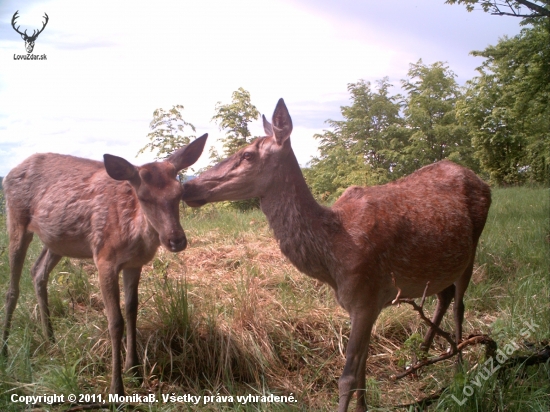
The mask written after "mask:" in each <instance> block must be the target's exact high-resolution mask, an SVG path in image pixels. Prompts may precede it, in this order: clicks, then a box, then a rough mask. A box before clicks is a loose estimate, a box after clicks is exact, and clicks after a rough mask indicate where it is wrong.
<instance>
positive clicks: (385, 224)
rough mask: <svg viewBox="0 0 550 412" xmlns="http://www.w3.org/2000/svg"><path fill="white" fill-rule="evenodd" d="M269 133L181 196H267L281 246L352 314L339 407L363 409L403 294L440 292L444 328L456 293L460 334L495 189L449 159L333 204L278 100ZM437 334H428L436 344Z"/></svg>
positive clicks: (199, 199)
mask: <svg viewBox="0 0 550 412" xmlns="http://www.w3.org/2000/svg"><path fill="white" fill-rule="evenodd" d="M263 119H264V129H265V132H266V134H267V136H266V137H262V138H259V139H256V140H255V141H254V142H252V143H251V144H250V145H248V146H247V147H245V148H243V149H241V150H240V151H239V152H237V153H235V154H234V155H232V156H230V157H229V158H227V159H225V160H223V161H222V162H220V163H219V164H217V165H216V166H214V167H213V168H211V169H209V170H207V171H205V172H204V173H202V174H201V175H200V176H199V177H197V178H196V179H194V180H191V181H189V182H187V183H186V184H185V185H184V191H183V200H185V201H186V202H187V204H188V205H190V206H193V207H197V206H201V205H203V204H205V203H207V202H217V201H221V200H242V199H247V198H252V197H259V198H260V206H261V208H262V211H263V212H264V213H265V215H266V216H267V219H268V221H269V224H270V226H271V228H272V229H273V232H274V235H275V237H276V238H277V240H278V241H279V245H280V248H281V251H282V252H283V254H284V255H285V256H287V258H288V259H289V260H290V261H291V262H292V263H293V264H294V265H295V266H296V267H297V268H298V269H299V270H300V271H301V272H303V273H305V274H306V275H309V276H311V277H313V278H316V279H318V280H321V281H323V282H326V283H328V284H329V285H330V286H332V288H333V289H334V291H335V294H336V298H337V300H338V302H339V303H340V305H342V306H343V307H344V308H345V309H346V310H347V311H348V312H349V314H350V316H351V335H350V338H349V342H348V345H347V350H346V365H345V368H344V372H343V374H342V376H341V377H340V380H339V383H338V387H339V406H338V411H340V412H344V411H346V410H347V408H348V405H349V402H350V399H351V396H352V395H353V393H354V392H355V391H357V408H356V409H357V411H365V410H366V401H365V367H366V359H367V353H368V347H369V340H370V335H371V329H372V327H373V324H374V322H375V321H376V318H377V317H378V315H379V313H380V311H381V310H382V309H383V308H384V307H385V306H388V305H390V304H391V302H392V300H393V299H394V298H396V296H397V294H398V292H399V291H400V297H402V298H415V297H421V296H422V295H423V293H424V290H425V289H426V285H427V284H428V282H429V285H428V287H427V292H426V293H427V295H433V294H437V297H438V305H437V308H436V312H435V315H434V317H433V322H434V324H437V325H438V324H439V323H440V321H441V318H442V317H443V315H444V313H445V311H446V310H447V308H448V306H449V304H450V301H451V300H452V298H453V297H454V299H455V304H454V318H455V324H456V336H457V339H460V338H461V334H462V320H463V316H464V304H463V296H464V292H465V290H466V288H467V286H468V283H469V281H470V277H471V275H472V269H473V264H474V256H475V251H476V246H477V243H478V240H479V237H480V235H481V232H482V230H483V227H484V225H485V220H486V218H487V213H488V210H489V205H490V203H491V193H490V190H489V187H488V186H487V185H486V184H485V183H484V182H483V181H482V180H481V179H479V178H478V177H477V176H476V175H475V174H474V173H473V172H472V171H470V170H469V169H466V168H464V167H461V166H458V165H456V164H454V163H452V162H450V161H441V162H438V163H435V164H432V165H430V166H426V167H424V168H422V169H420V170H418V171H417V172H415V173H413V174H412V175H410V176H408V177H405V178H403V179H400V180H397V181H395V182H393V183H389V184H386V185H383V186H376V187H357V186H353V187H350V188H348V189H347V190H346V191H345V192H344V193H343V194H342V196H341V197H340V198H339V199H338V200H337V201H336V203H334V205H333V206H332V207H331V208H327V207H323V206H321V205H319V204H318V203H317V202H316V201H315V199H314V198H313V196H312V194H311V192H310V191H309V189H308V187H307V185H306V182H305V180H304V177H303V175H302V172H301V170H300V166H299V165H298V162H297V160H296V157H295V155H294V152H293V151H292V147H291V144H290V133H291V131H292V120H291V118H290V115H289V113H288V110H287V108H286V106H285V104H284V102H283V100H282V99H281V100H279V102H278V104H277V107H276V108H275V112H274V114H273V120H272V122H273V125H271V124H270V123H269V122H268V121H267V120H266V119H265V117H264V118H263ZM433 335H434V331H431V330H430V331H429V332H428V333H427V335H426V338H425V341H424V345H425V346H426V345H427V346H429V345H430V344H431V340H432V338H433Z"/></svg>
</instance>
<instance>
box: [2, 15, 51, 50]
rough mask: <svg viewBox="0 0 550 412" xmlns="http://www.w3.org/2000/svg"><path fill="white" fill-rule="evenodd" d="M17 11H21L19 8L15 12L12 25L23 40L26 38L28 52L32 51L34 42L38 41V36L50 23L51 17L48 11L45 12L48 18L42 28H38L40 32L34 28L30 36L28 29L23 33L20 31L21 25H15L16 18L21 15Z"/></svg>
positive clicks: (45, 16)
mask: <svg viewBox="0 0 550 412" xmlns="http://www.w3.org/2000/svg"><path fill="white" fill-rule="evenodd" d="M17 13H19V10H17V11H16V12H15V13H14V14H13V17H12V19H11V25H12V27H13V29H14V30H15V31H16V32H17V33H19V34H20V35H21V38H22V39H23V40H25V49H27V53H32V51H33V49H34V42H35V41H36V38H37V37H38V35H39V34H40V33H42V32H43V31H44V28H45V27H46V25H47V24H48V20H49V19H50V18H49V17H48V15H47V14H46V13H44V18H45V19H46V21H45V22H44V23H42V28H41V29H40V30H38V32H37V31H36V30H33V32H32V35H31V36H29V35H27V30H25V32H23V33H21V32H20V31H19V27H21V26H17V28H16V27H15V20H16V19H17V18H18V17H19V16H18V15H17Z"/></svg>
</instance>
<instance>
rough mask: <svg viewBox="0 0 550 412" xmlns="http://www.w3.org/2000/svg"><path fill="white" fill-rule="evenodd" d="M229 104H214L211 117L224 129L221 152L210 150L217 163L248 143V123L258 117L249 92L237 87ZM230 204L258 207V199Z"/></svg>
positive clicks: (239, 206)
mask: <svg viewBox="0 0 550 412" xmlns="http://www.w3.org/2000/svg"><path fill="white" fill-rule="evenodd" d="M231 97H232V100H231V103H229V104H222V103H221V102H218V103H217V104H216V113H215V114H214V116H213V117H212V120H214V121H215V122H216V123H217V124H218V126H219V128H220V130H225V131H226V133H225V137H224V138H223V139H222V142H223V149H224V151H223V154H222V155H221V156H220V155H219V154H218V152H217V151H216V149H214V148H212V149H211V150H210V159H211V160H212V161H213V162H214V163H217V162H219V161H220V160H221V159H222V158H225V157H227V156H230V155H232V154H233V153H235V152H237V151H238V150H239V149H241V148H242V147H244V146H246V145H248V144H249V143H250V142H251V141H252V140H253V139H254V138H253V137H252V133H250V130H249V129H248V124H249V123H250V122H251V121H253V120H256V119H258V118H259V117H260V112H259V111H258V109H257V108H256V106H254V105H253V104H252V103H251V101H250V93H249V92H248V91H246V90H245V89H243V88H242V87H239V89H238V90H236V91H234V92H233V94H232V96H231ZM230 204H231V206H232V207H234V208H236V209H238V210H248V209H254V208H257V207H259V205H260V202H259V199H249V200H241V201H237V202H230Z"/></svg>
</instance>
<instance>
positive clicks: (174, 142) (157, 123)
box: [137, 104, 196, 180]
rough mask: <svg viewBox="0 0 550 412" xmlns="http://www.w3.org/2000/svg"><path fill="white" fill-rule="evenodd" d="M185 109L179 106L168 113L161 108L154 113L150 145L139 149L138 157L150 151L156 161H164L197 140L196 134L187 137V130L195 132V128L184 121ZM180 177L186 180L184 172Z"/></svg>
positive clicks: (173, 107)
mask: <svg viewBox="0 0 550 412" xmlns="http://www.w3.org/2000/svg"><path fill="white" fill-rule="evenodd" d="M183 109H184V107H183V106H182V105H179V104H178V105H175V106H172V108H171V109H170V110H168V111H167V110H164V109H162V108H161V109H156V110H155V111H154V112H153V120H151V123H149V128H150V129H151V132H150V133H148V134H147V137H148V138H149V143H147V144H146V145H145V146H143V147H142V148H141V149H139V151H138V153H137V155H138V156H139V155H140V154H142V153H145V151H147V150H149V151H150V152H155V159H156V160H163V159H166V158H167V157H168V156H170V155H171V154H172V153H173V152H175V151H176V150H177V149H179V148H180V147H183V146H185V145H187V144H189V142H190V141H191V139H195V138H196V136H195V135H194V134H191V135H186V133H189V132H188V131H187V128H189V129H191V130H192V131H193V132H195V126H193V125H192V124H191V123H189V122H186V121H185V120H183V116H182V114H181V112H182V110H183ZM179 176H180V179H182V180H185V176H184V172H183V171H180V172H179Z"/></svg>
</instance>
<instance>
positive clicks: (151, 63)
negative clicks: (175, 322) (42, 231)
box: [0, 0, 466, 176]
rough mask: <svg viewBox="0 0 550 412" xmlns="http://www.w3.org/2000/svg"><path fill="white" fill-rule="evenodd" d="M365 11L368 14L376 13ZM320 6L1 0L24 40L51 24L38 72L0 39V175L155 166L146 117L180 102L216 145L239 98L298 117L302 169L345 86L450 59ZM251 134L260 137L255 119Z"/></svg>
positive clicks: (420, 36)
mask: <svg viewBox="0 0 550 412" xmlns="http://www.w3.org/2000/svg"><path fill="white" fill-rule="evenodd" d="M321 3H323V2H321ZM364 3H365V4H364V5H363V3H361V7H362V8H363V9H365V10H367V9H368V8H369V7H371V6H372V5H373V4H378V7H379V8H383V7H384V6H382V5H380V2H364ZM421 3H422V2H421ZM423 3H425V2H423ZM326 4H327V3H326V2H324V3H323V5H321V4H320V5H317V3H309V4H308V3H307V1H306V2H305V3H304V2H303V1H281V0H279V1H277V0H233V1H222V0H218V1H215V0H203V1H200V2H196V1H170V0H163V1H156V2H139V3H136V2H129V1H117V2H111V1H105V0H101V1H95V2H77V1H74V0H51V1H48V2H44V1H35V2H28V3H26V5H25V6H22V5H20V4H19V2H16V1H13V0H8V1H6V2H5V3H3V5H2V6H1V7H0V19H1V21H2V24H5V23H6V22H9V21H11V16H12V15H13V13H14V12H15V10H17V9H18V8H19V14H20V19H19V23H20V24H21V25H22V28H23V29H24V28H25V27H28V28H29V29H30V30H32V27H40V25H41V22H42V21H43V20H42V16H43V14H44V12H47V13H48V15H49V17H50V21H49V23H48V26H47V27H46V29H45V30H44V32H43V33H42V34H41V35H40V37H39V38H38V40H37V42H36V46H35V51H34V53H35V54H43V53H45V54H46V55H47V60H46V61H21V60H14V59H13V55H14V54H24V53H25V51H24V47H23V42H22V40H21V39H20V37H19V36H18V35H17V34H16V33H15V32H13V30H11V27H9V26H8V29H6V28H2V29H1V30H0V176H2V175H5V174H6V173H7V171H8V170H9V169H10V168H12V167H13V166H15V165H16V164H17V163H19V162H21V161H22V160H23V159H24V158H25V157H27V156H29V155H31V154H32V153H35V152H39V151H53V152H61V153H69V154H75V155H79V156H83V157H90V158H95V159H101V156H102V154H103V153H105V152H111V153H115V154H118V155H122V156H125V157H126V158H128V159H129V160H131V161H133V162H134V163H143V162H146V161H149V160H151V155H143V156H141V157H140V158H138V159H137V160H136V159H135V158H134V156H135V154H136V153H137V151H138V149H139V148H141V147H143V146H144V145H145V144H146V143H147V139H146V135H147V133H148V132H149V129H148V126H149V122H150V120H151V117H152V113H153V111H154V110H155V109H156V108H159V107H163V108H170V107H171V106H172V105H174V104H183V105H184V106H185V110H184V112H183V116H184V118H185V119H186V120H187V121H189V122H191V123H193V124H194V125H195V126H196V127H197V135H200V134H202V133H204V132H209V133H210V138H209V141H210V142H209V143H210V144H214V143H215V141H216V138H217V137H221V136H222V132H220V131H219V130H218V128H217V126H216V125H215V124H214V123H212V122H211V118H212V115H213V114H214V107H215V104H216V102H218V101H222V102H224V103H228V102H229V101H230V99H231V93H232V92H233V91H235V90H236V89H237V88H239V87H243V88H245V89H246V90H248V91H249V92H250V93H251V96H252V102H253V103H254V104H255V105H256V106H257V107H258V109H259V110H260V111H261V112H262V113H265V114H266V116H267V117H268V118H270V117H271V113H272V110H273V109H274V107H275V104H276V102H277V99H279V98H280V97H284V99H285V101H286V102H287V105H288V107H289V109H290V112H291V115H293V117H294V119H295V120H294V124H295V133H294V135H293V146H294V147H295V150H296V152H297V154H298V157H299V161H300V162H301V163H302V164H305V163H306V162H307V160H308V158H309V156H311V154H315V147H316V142H315V141H314V140H313V139H312V137H311V136H312V135H313V134H314V133H317V132H320V131H321V130H322V129H323V128H324V127H326V125H325V124H324V120H326V119H328V118H333V119H334V118H338V117H339V112H340V110H339V109H340V105H342V104H347V99H348V93H347V84H348V83H350V82H356V81H357V80H359V79H360V78H364V79H367V80H375V79H379V78H381V77H383V76H386V75H388V76H390V79H392V80H395V81H398V79H400V78H403V77H405V75H406V70H407V68H408V64H409V63H410V62H413V61H416V60H417V56H420V57H422V56H424V55H429V56H431V55H435V54H436V52H433V50H435V49H438V48H439V49H438V50H447V49H450V48H451V47H449V45H448V44H447V40H445V41H443V40H442V39H438V38H437V36H434V35H433V32H430V31H429V27H426V26H425V25H424V26H420V27H419V28H418V30H417V31H415V32H411V33H410V36H409V37H408V38H406V39H404V38H403V36H402V35H401V34H402V31H400V30H399V29H398V28H397V29H395V30H394V29H392V27H388V26H384V25H376V24H369V22H367V21H365V22H364V24H362V20H361V19H362V18H363V16H362V15H361V13H359V12H358V11H356V10H355V9H353V10H352V9H351V8H350V9H349V10H348V13H347V14H346V12H345V11H346V10H347V9H344V11H343V12H341V13H340V12H335V11H334V9H333V10H331V9H326V10H325V9H323V10H324V12H323V10H322V8H323V7H324V5H326ZM357 4H358V3H353V7H359V6H358V5H357ZM322 6H323V7H322ZM344 6H345V7H352V3H349V4H348V3H345V5H344ZM344 6H342V7H344ZM363 9H361V10H363ZM392 12H393V13H394V14H395V16H396V17H395V19H396V21H397V20H399V19H400V18H401V19H404V18H413V17H412V16H410V13H412V11H411V10H410V9H409V10H407V13H408V14H409V15H407V16H401V17H399V16H400V15H399V11H398V10H397V11H396V10H392ZM422 12H423V13H429V12H430V10H426V11H422ZM457 12H458V8H457ZM378 15H379V16H382V15H381V14H380V12H379V14H378ZM369 18H371V19H376V18H377V16H376V15H375V16H371V17H369ZM384 18H386V17H384ZM396 24H397V25H398V26H399V25H400V24H401V23H399V22H398V23H396ZM439 24H440V25H441V24H444V23H439ZM384 27H385V28H384ZM407 27H408V26H407ZM411 30H412V29H411ZM464 58H466V56H464ZM438 60H449V59H447V58H446V57H442V58H440V59H438ZM457 61H460V57H457ZM425 62H427V63H431V62H432V61H431V60H425ZM451 68H452V69H455V68H454V67H453V66H452V65H451ZM252 128H253V129H254V128H256V129H255V130H257V131H256V132H253V134H261V133H262V132H261V122H260V121H258V122H257V124H256V125H252ZM218 145H219V143H218ZM207 158H208V156H207V155H203V159H201V161H200V164H199V165H205V164H206V163H207V161H208V159H207Z"/></svg>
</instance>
